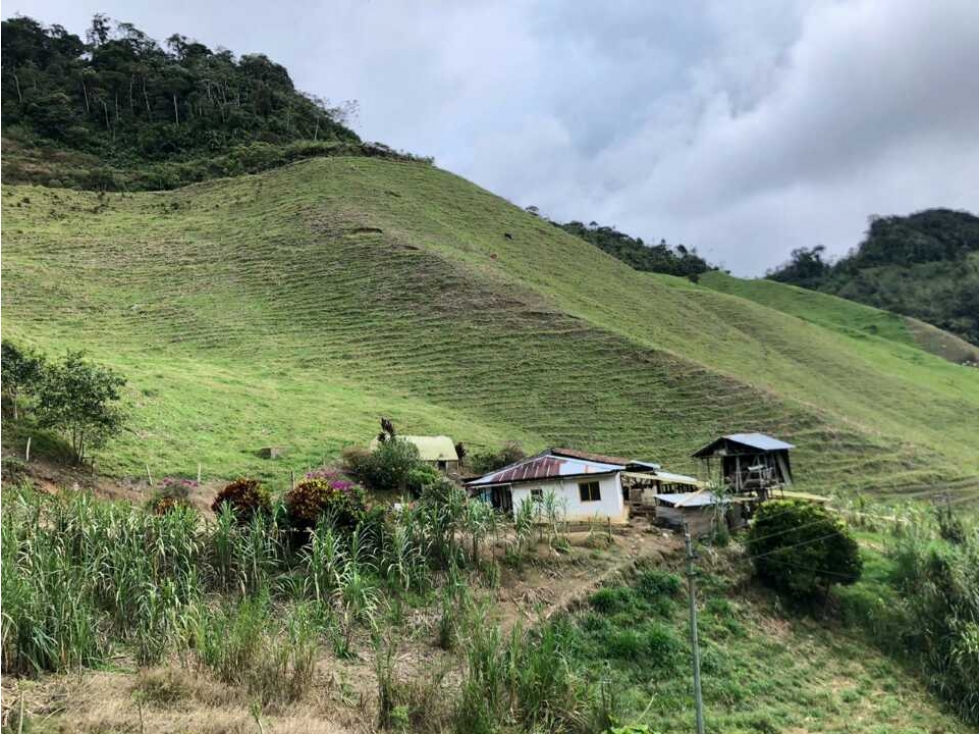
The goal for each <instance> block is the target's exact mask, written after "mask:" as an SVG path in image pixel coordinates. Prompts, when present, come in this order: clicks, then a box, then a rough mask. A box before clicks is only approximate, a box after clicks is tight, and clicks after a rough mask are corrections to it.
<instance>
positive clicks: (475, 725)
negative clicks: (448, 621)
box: [455, 607, 610, 734]
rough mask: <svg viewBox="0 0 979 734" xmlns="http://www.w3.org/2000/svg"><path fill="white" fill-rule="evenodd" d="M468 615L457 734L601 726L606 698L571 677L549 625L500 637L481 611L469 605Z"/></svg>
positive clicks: (558, 638) (558, 640)
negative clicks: (511, 727)
mask: <svg viewBox="0 0 979 734" xmlns="http://www.w3.org/2000/svg"><path fill="white" fill-rule="evenodd" d="M470 615H471V616H470V619H469V621H468V623H467V630H468V634H467V635H466V638H465V647H464V652H465V662H466V667H465V674H464V678H463V681H462V685H461V687H460V691H459V698H458V702H457V705H456V714H455V724H456V729H457V730H458V731H464V732H467V733H470V732H471V733H472V734H489V733H491V732H496V731H499V729H500V723H501V722H511V723H512V724H516V725H517V728H518V729H519V730H521V731H534V732H592V731H603V730H604V729H605V728H607V726H608V723H609V719H610V716H609V714H608V712H607V711H606V710H604V708H603V706H602V702H603V701H606V699H605V698H604V697H603V696H601V695H600V693H598V692H596V691H594V690H592V689H591V688H590V687H589V686H587V685H585V683H584V682H583V681H581V680H580V679H579V678H577V677H576V676H575V675H574V673H573V672H572V670H571V667H570V665H569V664H568V660H567V656H566V652H565V650H564V646H563V641H562V637H561V635H560V634H559V632H558V630H557V628H556V626H555V625H552V624H544V625H542V626H541V628H540V629H539V630H537V631H530V632H524V631H523V630H522V629H521V628H520V627H519V626H518V627H515V628H514V629H513V630H512V631H511V632H510V634H509V636H504V635H503V633H502V632H501V630H500V628H499V626H497V625H495V624H492V623H491V622H490V620H489V619H488V618H487V614H486V610H485V609H479V608H472V607H471V608H470ZM596 704H597V705H596Z"/></svg>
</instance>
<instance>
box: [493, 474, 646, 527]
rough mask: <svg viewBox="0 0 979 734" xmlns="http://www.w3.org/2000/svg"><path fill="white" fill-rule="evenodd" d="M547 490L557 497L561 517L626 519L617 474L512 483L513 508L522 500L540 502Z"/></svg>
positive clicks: (572, 519) (570, 518)
mask: <svg viewBox="0 0 979 734" xmlns="http://www.w3.org/2000/svg"><path fill="white" fill-rule="evenodd" d="M549 492H553V493H554V495H555V497H556V498H557V500H556V504H557V507H558V510H559V514H560V515H561V517H562V519H564V520H569V521H582V520H594V519H599V520H604V519H606V518H610V519H611V520H612V521H613V522H625V521H626V520H628V519H629V516H628V510H627V508H626V503H625V500H624V499H623V498H622V477H621V475H620V474H619V473H615V474H595V475H585V476H580V477H567V478H561V479H548V480H546V481H541V482H522V483H519V484H514V485H513V486H512V493H513V511H514V512H515V513H516V512H518V511H519V510H520V505H522V504H523V503H524V502H540V503H543V502H544V496H545V495H546V494H548V493H549Z"/></svg>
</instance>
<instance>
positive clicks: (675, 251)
mask: <svg viewBox="0 0 979 734" xmlns="http://www.w3.org/2000/svg"><path fill="white" fill-rule="evenodd" d="M554 224H555V225H556V226H558V227H560V228H561V229H563V230H564V231H565V232H569V233H570V234H573V235H577V236H578V237H581V239H583V240H585V241H586V242H590V243H591V244H593V245H595V246H596V247H598V248H600V249H602V250H604V251H605V252H607V253H608V254H609V255H611V256H612V257H615V258H617V259H619V260H621V261H622V262H624V263H626V264H627V265H629V266H630V267H632V268H634V269H635V270H643V271H646V272H651V273H666V274H667V275H679V276H687V277H694V278H695V277H696V276H697V275H699V274H700V273H705V272H707V271H708V270H714V269H715V268H714V267H713V266H711V265H709V264H708V263H707V261H706V260H704V259H703V258H702V257H700V255H698V254H697V249H696V248H692V249H689V250H688V249H687V248H686V247H685V246H684V245H677V246H676V247H671V246H670V245H668V244H666V240H661V241H660V243H659V244H658V245H647V244H646V243H645V242H643V241H642V238H641V237H631V236H629V235H627V234H625V233H623V232H619V231H618V230H617V229H616V228H615V227H608V226H603V225H599V224H598V223H597V222H591V223H589V224H587V225H586V224H582V223H581V222H577V221H572V222H566V223H565V224H559V223H557V222H554Z"/></svg>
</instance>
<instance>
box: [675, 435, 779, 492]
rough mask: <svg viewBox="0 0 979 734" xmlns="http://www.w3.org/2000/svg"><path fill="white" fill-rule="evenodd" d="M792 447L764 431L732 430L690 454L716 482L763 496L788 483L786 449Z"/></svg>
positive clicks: (735, 489) (739, 490)
mask: <svg viewBox="0 0 979 734" xmlns="http://www.w3.org/2000/svg"><path fill="white" fill-rule="evenodd" d="M793 448H795V447H794V446H793V445H792V444H790V443H786V442H785V441H781V440H779V439H777V438H773V437H772V436H768V435H766V434H764V433H732V434H730V435H728V436H721V437H720V438H718V439H716V440H714V441H711V442H710V443H709V444H707V445H706V446H704V447H703V448H702V449H700V450H699V451H697V452H695V453H694V454H693V456H694V458H697V459H700V460H701V461H703V462H704V463H705V464H706V470H707V476H708V477H709V478H710V479H711V481H715V482H716V483H717V485H718V486H723V487H726V488H727V489H728V490H729V491H731V492H734V493H736V494H746V493H748V494H754V495H755V496H757V497H758V498H759V499H761V500H765V499H767V498H768V497H769V495H770V494H771V492H772V491H773V490H775V489H780V488H782V487H788V486H791V485H792V466H791V464H790V463H789V450H790V449H793Z"/></svg>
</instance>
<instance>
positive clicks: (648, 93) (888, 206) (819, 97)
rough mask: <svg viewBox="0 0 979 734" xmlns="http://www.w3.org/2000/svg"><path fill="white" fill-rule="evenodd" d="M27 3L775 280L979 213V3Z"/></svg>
mask: <svg viewBox="0 0 979 734" xmlns="http://www.w3.org/2000/svg"><path fill="white" fill-rule="evenodd" d="M605 5H611V7H603V4H600V3H598V4H596V3H585V2H574V3H568V2H562V1H560V0H546V1H544V2H540V3H536V4H533V5H531V4H528V3H521V2H517V1H516V0H513V1H512V2H491V1H490V0H485V1H484V0H469V1H467V2H450V1H449V0H444V1H442V2H424V3H423V2H417V3H408V2H404V1H403V0H373V1H369V0H368V1H365V0H339V1H338V2H333V3H329V4H327V3H318V4H311V3H304V2H299V1H298V0H283V1H282V2H278V3H274V4H269V3H265V2H259V0H245V1H244V2H239V3H236V4H235V5H234V6H232V5H230V4H226V3H219V2H209V1H208V0H201V1H199V2H195V3H189V2H167V3H152V2H123V0H98V1H97V2H96V0H92V2H91V3H90V2H88V0H83V1H81V2H79V1H78V0H34V1H32V2H29V3H28V2H24V1H23V0H21V2H20V3H18V0H8V2H7V3H6V4H5V5H4V14H5V15H10V14H12V13H14V12H23V13H25V14H28V15H33V16H35V17H38V18H39V19H41V20H43V21H45V22H60V23H62V24H64V25H66V26H68V27H69V28H71V29H72V30H75V31H78V32H81V31H82V30H83V29H84V27H85V25H86V24H87V20H88V18H89V16H90V15H91V13H92V12H93V11H95V10H103V11H104V12H107V13H108V14H109V15H111V16H112V17H114V18H117V19H120V20H129V21H132V22H134V23H135V24H137V25H138V26H140V27H143V28H144V29H145V30H147V31H148V32H150V33H151V34H153V35H154V36H155V37H157V38H164V37H166V36H167V35H169V34H170V33H173V32H178V31H179V32H181V33H185V34H186V35H189V36H192V37H196V38H198V39H200V40H201V41H203V42H205V43H208V44H210V45H212V46H217V45H223V46H226V47H228V48H231V49H233V50H234V51H236V52H238V53H247V52H255V51H263V52H265V53H267V54H268V55H270V56H271V57H273V58H274V59H276V60H277V61H280V62H281V63H283V64H285V65H286V66H287V67H288V68H289V69H290V71H291V72H292V74H293V77H294V79H295V80H296V83H297V86H299V87H300V88H302V89H304V90H307V91H310V92H314V93H316V94H320V95H323V96H328V97H330V98H331V99H334V100H340V99H348V98H352V99H358V100H359V101H360V106H361V117H360V120H359V121H358V123H357V125H356V127H357V128H358V130H359V131H360V132H361V134H362V135H364V136H365V137H367V138H371V139H377V140H382V141H384V142H387V143H389V144H391V145H394V146H396V147H400V148H404V149H408V150H411V151H414V152H418V153H422V154H430V155H434V156H435V157H436V159H437V161H438V163H439V164H440V165H441V166H443V167H445V168H448V169H450V170H453V171H455V172H457V173H460V174H461V175H463V176H466V177H468V178H470V179H472V180H474V181H476V182H477V183H480V184H482V185H484V186H486V187H488V188H490V189H491V190H493V191H495V192H496V193H499V194H501V195H503V196H505V197H507V198H508V199H510V200H512V201H514V202H515V203H518V204H520V205H529V204H535V205H537V206H539V207H541V209H542V210H543V211H544V212H546V213H549V214H550V215H552V216H554V217H555V218H559V219H570V218H578V219H583V220H585V221H588V220H591V219H597V220H598V221H601V222H603V223H608V224H615V225H617V226H618V227H619V228H620V229H622V230H623V231H627V232H630V233H632V234H636V235H640V236H642V237H643V238H645V239H647V240H654V239H659V238H661V237H665V238H666V239H667V240H668V241H671V242H681V241H682V242H684V243H686V244H688V245H695V246H697V247H698V248H699V249H700V250H701V252H703V253H705V254H707V255H708V257H709V258H711V259H713V260H715V261H720V262H723V263H724V264H725V265H726V266H727V267H730V268H731V269H733V270H734V271H735V272H737V273H741V274H758V273H760V272H762V271H763V270H764V269H765V268H766V267H770V266H772V265H775V264H777V263H778V262H779V261H781V260H782V259H784V258H785V257H786V256H787V254H788V252H789V251H790V250H791V249H792V248H794V247H799V246H803V245H813V244H817V243H823V244H826V245H827V246H828V247H829V248H830V250H831V252H835V253H841V252H843V251H844V250H845V249H847V248H848V247H850V246H852V245H854V244H856V243H857V242H858V240H859V239H860V236H861V233H862V231H863V229H864V227H865V225H866V218H867V216H868V215H870V214H872V213H879V214H889V213H904V212H908V211H911V210H914V209H920V208H924V207H928V206H951V207H956V208H971V209H976V208H977V207H979V185H977V181H979V136H977V135H976V133H975V131H976V130H977V129H979V74H976V73H975V69H976V68H979V44H977V43H976V38H975V30H976V29H977V28H979V3H976V2H975V1H974V0H936V2H927V3H923V2H920V0H854V1H852V2H838V1H836V0H825V1H822V2H820V1H817V0H794V1H791V2H786V0H751V1H750V2H748V1H745V2H737V3H736V2H730V1H729V0H695V1H692V2H688V3H649V2H640V1H638V0H637V1H635V2H624V3H615V4H605Z"/></svg>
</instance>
